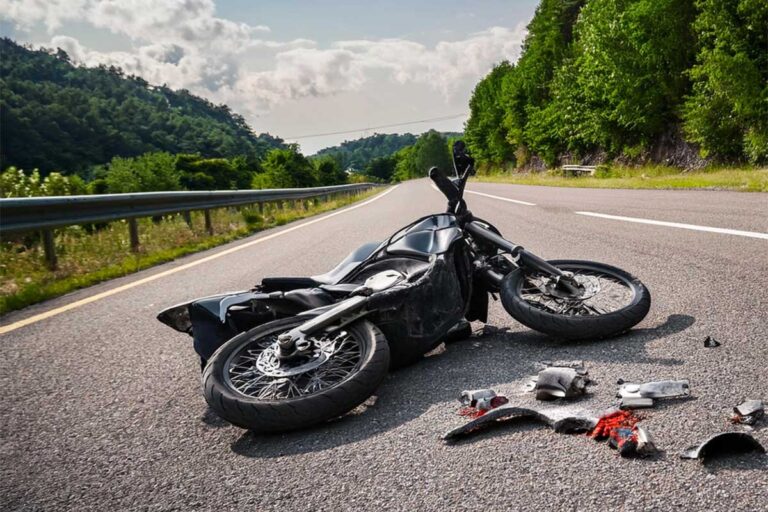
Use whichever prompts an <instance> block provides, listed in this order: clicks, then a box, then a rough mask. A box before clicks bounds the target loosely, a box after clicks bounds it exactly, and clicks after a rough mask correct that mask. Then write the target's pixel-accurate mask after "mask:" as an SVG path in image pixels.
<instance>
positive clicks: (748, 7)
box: [683, 0, 768, 163]
mask: <svg viewBox="0 0 768 512" xmlns="http://www.w3.org/2000/svg"><path fill="white" fill-rule="evenodd" d="M696 5H697V7H698V9H699V13H698V16H697V17H696V21H695V23H694V27H695V29H696V33H697V34H698V36H699V47H698V53H697V55H696V64H695V65H694V66H693V68H692V69H691V72H690V76H691V78H692V80H693V91H692V93H691V95H690V96H689V97H688V98H687V100H686V102H685V106H684V114H683V118H684V121H685V130H686V133H687V135H688V137H689V138H690V140H692V141H693V142H696V143H698V144H700V145H701V149H702V152H703V153H704V154H705V155H715V156H720V157H725V158H737V159H738V158H743V157H746V158H748V159H749V160H751V161H752V162H755V163H764V162H766V161H768V3H766V2H765V1H762V0H698V1H697V2H696Z"/></svg>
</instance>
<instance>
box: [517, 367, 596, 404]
mask: <svg viewBox="0 0 768 512" xmlns="http://www.w3.org/2000/svg"><path fill="white" fill-rule="evenodd" d="M550 364H551V363H548V362H545V363H543V365H544V366H545V368H544V369H543V370H541V371H540V372H539V374H538V375H537V376H536V377H535V378H534V379H533V381H534V382H535V384H534V385H533V390H535V391H536V399H537V400H555V399H557V398H574V397H577V396H581V395H583V394H584V393H585V392H586V390H587V383H589V377H587V370H586V369H585V368H584V363H583V362H581V361H568V362H562V363H560V362H559V363H557V365H551V366H550ZM529 388H530V386H529Z"/></svg>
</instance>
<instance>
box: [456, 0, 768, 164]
mask: <svg viewBox="0 0 768 512" xmlns="http://www.w3.org/2000/svg"><path fill="white" fill-rule="evenodd" d="M470 111H471V114H470V118H469V120H468V121H467V123H466V127H465V138H466V141H467V144H468V146H469V147H470V149H471V150H472V152H473V154H474V155H475V157H476V158H477V159H478V161H480V162H481V163H482V164H483V165H484V166H485V167H486V168H488V169H493V168H501V167H510V166H516V167H521V168H543V167H551V166H555V165H557V164H559V163H568V162H576V163H599V162H606V161H618V162H620V163H662V164H666V165H675V166H679V167H685V168H691V167H702V166H704V165H707V164H709V163H715V162H723V163H751V164H758V165H759V164H765V163H766V162H768V2H765V1H764V0H542V2H541V3H540V5H539V7H538V8H537V10H536V13H535V16H534V17H533V19H532V21H531V22H530V24H529V25H528V35H527V38H526V40H525V43H524V45H523V52H522V54H521V57H520V59H519V60H518V61H517V62H515V63H510V62H502V63H500V64H498V65H497V66H496V67H495V68H494V69H493V70H492V71H491V72H490V73H489V74H488V75H487V76H486V77H485V78H483V79H482V80H481V81H480V82H479V83H478V84H477V85H476V87H475V89H474V92H473V94H472V97H471V100H470Z"/></svg>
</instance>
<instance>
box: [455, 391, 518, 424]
mask: <svg viewBox="0 0 768 512" xmlns="http://www.w3.org/2000/svg"><path fill="white" fill-rule="evenodd" d="M459 401H460V402H461V404H462V405H463V406H464V407H463V408H462V409H461V410H460V411H459V414H460V415H461V416H470V417H472V418H477V417H480V416H482V415H483V414H485V413H486V412H488V411H490V410H491V409H495V408H496V407H499V406H501V405H504V404H506V403H508V402H509V400H508V399H507V397H505V396H503V395H497V394H496V392H495V391H494V390H492V389H475V390H468V391H462V392H461V396H460V397H459Z"/></svg>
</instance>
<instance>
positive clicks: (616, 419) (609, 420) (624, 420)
mask: <svg viewBox="0 0 768 512" xmlns="http://www.w3.org/2000/svg"><path fill="white" fill-rule="evenodd" d="M638 421H640V418H638V417H637V416H635V415H634V414H633V413H632V412H631V411H618V410H615V409H614V410H610V411H608V412H607V413H605V414H603V415H602V416H601V417H600V419H598V420H597V423H596V424H595V428H593V429H592V430H591V431H590V433H589V435H590V436H591V437H592V439H606V438H608V437H610V436H611V431H612V430H613V429H616V428H630V429H631V428H632V427H634V426H635V424H636V423H637V422H638Z"/></svg>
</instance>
